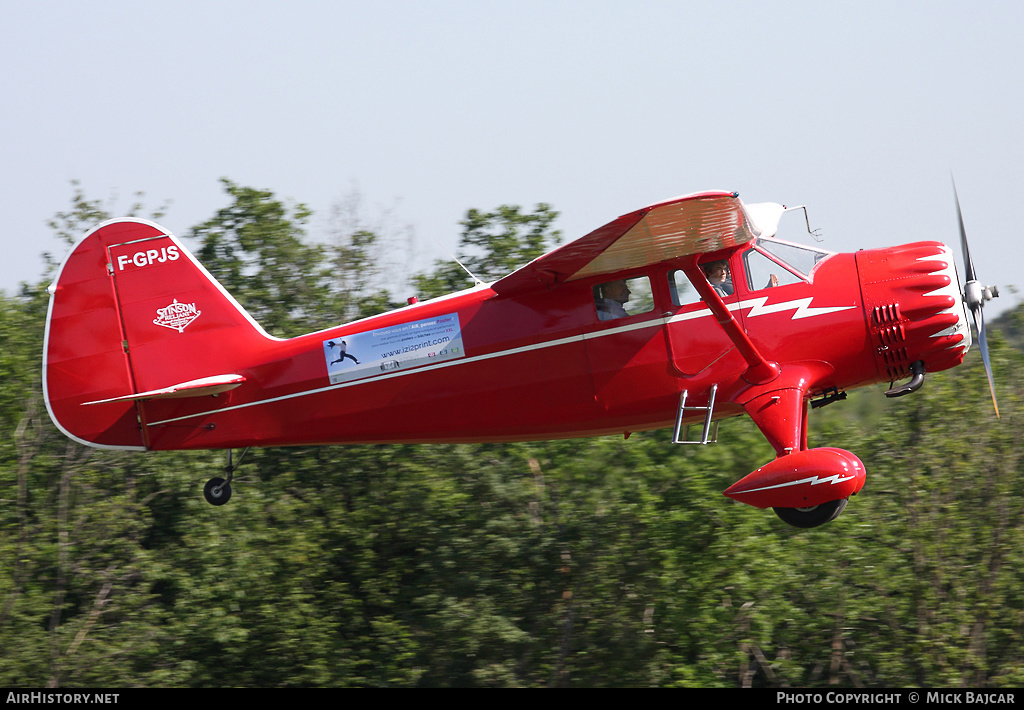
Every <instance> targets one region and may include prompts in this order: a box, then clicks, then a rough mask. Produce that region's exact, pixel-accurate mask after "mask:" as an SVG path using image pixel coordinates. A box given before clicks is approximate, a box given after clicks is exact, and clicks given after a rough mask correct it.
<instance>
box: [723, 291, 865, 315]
mask: <svg viewBox="0 0 1024 710" xmlns="http://www.w3.org/2000/svg"><path fill="white" fill-rule="evenodd" d="M812 300H814V297H813V296H808V297H807V298H798V299H797V300H795V301H783V302H782V303H772V304H771V305H767V304H768V297H767V296H762V297H761V298H752V299H749V300H747V301H739V302H737V303H736V304H735V305H734V306H730V307H729V310H742V309H744V308H749V309H750V312H749V313H747V318H756V317H757V316H764V315H769V314H771V313H781V312H782V311H788V310H794V311H796V312H795V313H794V314H793V315H792V317H791V320H799V319H800V318H813V317H814V316H823V315H825V314H826V313H836V312H837V311H848V310H850V309H851V308H856V306H824V307H817V306H811V301H812Z"/></svg>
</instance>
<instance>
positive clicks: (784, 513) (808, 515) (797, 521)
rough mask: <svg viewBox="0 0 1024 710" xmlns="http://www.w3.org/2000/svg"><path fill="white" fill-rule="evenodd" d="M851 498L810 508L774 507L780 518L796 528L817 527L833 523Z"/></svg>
mask: <svg viewBox="0 0 1024 710" xmlns="http://www.w3.org/2000/svg"><path fill="white" fill-rule="evenodd" d="M849 501H850V499H849V498H843V499H842V500H831V501H829V502H828V503H822V504H821V505H812V506H811V507H809V508H772V510H774V511H775V514H776V515H777V516H779V518H780V519H781V520H782V521H783V522H784V523H787V524H789V525H792V526H793V527H795V528H816V527H818V526H819V525H824V524H825V523H831V522H832V521H833V520H835V519H836V518H838V517H839V514H840V513H842V512H843V510H845V509H846V504H847V503H848V502H849Z"/></svg>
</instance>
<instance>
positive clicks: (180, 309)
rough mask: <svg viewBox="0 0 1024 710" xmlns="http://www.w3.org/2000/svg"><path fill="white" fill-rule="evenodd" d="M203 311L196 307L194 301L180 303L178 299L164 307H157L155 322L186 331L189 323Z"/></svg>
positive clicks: (181, 331)
mask: <svg viewBox="0 0 1024 710" xmlns="http://www.w3.org/2000/svg"><path fill="white" fill-rule="evenodd" d="M202 313H203V312H202V311H200V310H197V309H196V304H194V303H178V299H176V298H175V299H174V302H173V303H171V304H170V305H169V306H166V307H164V308H157V309H156V318H155V319H154V320H153V323H155V324H156V325H162V326H163V327H164V328H173V329H174V330H176V331H178V332H179V333H184V332H185V328H187V327H188V325H189V323H191V322H192V321H194V320H195V319H196V318H198V317H199V316H200V315H202Z"/></svg>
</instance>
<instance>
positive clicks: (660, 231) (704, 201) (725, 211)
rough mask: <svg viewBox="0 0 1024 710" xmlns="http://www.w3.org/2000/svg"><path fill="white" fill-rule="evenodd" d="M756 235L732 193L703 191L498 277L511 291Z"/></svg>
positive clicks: (502, 288) (498, 286)
mask: <svg viewBox="0 0 1024 710" xmlns="http://www.w3.org/2000/svg"><path fill="white" fill-rule="evenodd" d="M754 236H755V230H753V229H752V227H751V224H750V221H749V220H748V218H747V215H746V212H745V210H744V208H743V203H742V202H741V201H740V199H739V196H738V195H737V194H736V193H735V192H702V193H698V194H694V195H687V196H685V197H678V198H675V199H672V200H668V201H665V202H660V203H658V204H655V205H651V206H649V207H644V208H643V209H640V210H637V211H636V212H631V213H629V214H626V215H623V216H622V217H619V218H618V219H616V220H615V221H613V222H610V223H608V224H606V225H605V226H603V227H601V228H599V229H596V230H594V231H593V232H591V233H590V234H588V235H586V236H585V237H581V238H580V239H577V240H575V241H573V242H570V243H569V244H566V245H565V246H562V247H559V248H558V249H555V250H553V251H551V252H549V253H547V254H545V255H544V256H541V257H539V258H537V259H534V260H533V261H532V262H530V263H529V264H527V265H526V266H524V267H523V268H521V269H518V270H517V271H514V272H513V273H511V274H509V275H508V276H506V277H505V278H503V279H501V280H499V281H497V282H496V283H495V284H494V285H493V287H492V288H493V289H494V290H495V291H496V292H497V293H500V294H509V293H515V292H519V291H522V290H524V289H529V288H544V287H550V286H552V285H554V284H555V283H561V282H563V281H573V280H576V279H582V278H586V277H589V276H600V275H602V274H610V273H615V272H619V271H624V270H627V269H633V268H640V267H643V266H647V265H650V264H657V263H660V262H662V261H666V260H669V259H675V258H678V257H681V256H687V255H690V254H702V253H706V252H713V251H718V250H720V249H725V248H728V247H732V246H736V245H739V244H745V243H747V242H749V241H751V240H752V239H753V238H754Z"/></svg>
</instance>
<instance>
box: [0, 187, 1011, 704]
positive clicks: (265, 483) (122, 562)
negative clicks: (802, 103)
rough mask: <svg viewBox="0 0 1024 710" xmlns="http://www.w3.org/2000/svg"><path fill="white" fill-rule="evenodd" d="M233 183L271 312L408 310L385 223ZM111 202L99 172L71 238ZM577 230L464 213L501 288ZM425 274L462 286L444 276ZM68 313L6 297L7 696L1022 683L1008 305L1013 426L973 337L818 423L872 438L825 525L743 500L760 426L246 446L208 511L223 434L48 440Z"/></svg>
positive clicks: (504, 214)
mask: <svg viewBox="0 0 1024 710" xmlns="http://www.w3.org/2000/svg"><path fill="white" fill-rule="evenodd" d="M225 187H226V190H227V200H228V202H229V204H228V206H226V207H225V208H224V209H223V210H221V211H219V212H218V213H217V214H216V215H215V216H214V217H213V218H211V220H209V221H207V222H206V223H204V224H202V225H199V226H198V227H197V228H196V229H195V231H194V235H195V236H196V238H197V239H198V240H199V241H200V244H201V247H200V251H201V253H202V257H201V258H202V259H203V260H204V263H206V265H207V267H208V268H210V270H211V271H212V272H213V273H215V274H216V275H217V276H218V277H219V278H221V279H222V280H223V281H224V282H225V284H226V286H227V287H228V288H229V290H231V291H233V292H234V294H235V295H236V296H237V297H238V298H239V300H240V301H241V302H242V303H243V305H245V306H246V307H247V308H248V309H249V310H250V311H251V312H253V313H254V315H256V316H257V317H258V318H260V319H262V321H263V323H264V325H266V326H267V327H268V328H270V329H271V330H272V331H274V332H277V333H280V334H293V333H295V332H298V331H299V330H302V329H303V328H306V327H310V326H313V327H321V326H322V325H324V324H329V323H330V322H333V321H332V320H331V319H332V318H333V319H334V320H335V321H336V320H337V319H339V318H340V317H352V316H356V315H363V314H365V313H366V311H367V310H369V309H370V308H373V307H376V306H383V305H386V302H387V301H388V300H389V296H388V295H387V294H386V293H385V292H383V291H382V290H381V288H380V287H379V282H378V281H374V280H373V279H372V278H371V275H372V269H371V268H370V267H371V266H372V264H373V263H374V258H375V257H374V256H373V255H374V253H375V250H376V249H377V247H378V245H380V244H381V243H382V242H381V240H382V239H383V237H382V236H381V235H379V234H376V233H374V232H373V231H372V230H369V229H365V225H358V224H357V225H355V228H353V226H352V224H349V225H348V226H347V227H345V228H344V229H341V230H340V232H339V235H340V236H339V238H337V239H334V240H331V241H329V242H327V243H325V244H321V245H311V244H310V243H309V242H308V241H307V237H306V234H305V229H306V224H307V223H308V218H309V213H308V211H307V210H306V209H305V208H302V207H301V206H298V207H287V206H285V205H284V204H283V203H281V202H280V201H278V200H277V199H276V198H275V197H274V196H273V195H272V194H270V193H269V192H266V191H262V190H254V189H251V188H243V187H240V186H238V185H235V184H233V183H230V182H225ZM100 212H102V209H100V208H99V207H98V206H97V204H96V203H92V202H90V201H88V200H86V199H85V198H84V196H82V195H81V194H80V193H79V192H76V195H75V197H74V198H73V201H72V208H71V210H69V211H68V212H67V213H64V215H63V216H61V217H59V219H58V223H59V225H61V226H59V227H58V226H57V225H56V224H55V231H56V232H57V233H58V234H60V233H65V234H74V233H80V232H83V231H85V229H86V228H87V227H89V226H92V225H91V224H84V223H81V222H84V221H91V220H92V219H94V218H95V219H99V218H102V215H101V214H100ZM537 214H539V215H540V216H539V217H538V216H537ZM553 218H554V213H553V212H551V211H550V209H549V208H546V207H545V208H543V209H541V210H539V211H538V213H535V214H534V215H533V216H530V215H522V214H521V213H520V212H519V210H518V208H504V207H503V208H499V209H498V210H496V211H494V212H491V213H480V212H471V213H470V215H469V216H468V217H467V219H466V221H465V222H464V223H463V228H464V230H465V231H464V233H463V246H464V249H465V255H467V261H468V262H469V263H470V265H471V267H472V268H474V269H475V270H477V271H478V272H479V273H480V274H481V275H482V276H484V277H487V278H494V277H496V276H500V275H502V272H504V271H507V270H510V269H511V268H514V267H515V266H517V265H519V264H520V263H521V262H522V261H523V260H524V259H526V260H528V259H529V258H533V256H536V255H537V253H538V251H539V250H542V249H545V248H547V247H549V246H550V245H551V243H552V242H553V240H554V235H555V233H554V232H553V231H552V230H551V224H552V220H553ZM473 250H476V251H473ZM473 254H476V256H472V255H473ZM474 259H476V260H474ZM422 279H423V280H422V281H421V286H423V287H424V288H425V289H426V290H429V289H430V288H441V287H442V286H444V287H445V288H449V287H458V286H460V285H461V284H462V282H461V281H459V279H461V277H460V276H458V274H457V272H455V271H454V270H451V269H450V268H449V266H448V265H438V266H437V268H436V270H435V272H433V273H432V274H428V275H424V276H423V277H422ZM310 299H313V300H310ZM316 299H319V300H316ZM45 305H46V294H45V291H44V290H43V289H42V288H41V287H28V288H26V289H25V291H24V292H23V293H22V294H21V295H19V296H17V297H7V296H3V297H0V337H2V338H3V342H4V344H5V348H4V349H3V352H2V353H0V420H2V421H3V430H4V432H6V433H7V435H6V436H4V437H3V438H2V439H0V479H2V482H3V489H2V490H3V491H5V493H4V494H3V495H2V496H0V497H2V500H3V505H2V506H0V643H2V645H3V648H4V649H5V651H4V653H3V654H0V684H3V685H7V686H32V687H39V686H50V687H63V686H69V687H70V686H75V687H88V686H107V687H111V686H113V687H117V686H135V685H140V686H147V687H159V686H181V687H209V686H258V687H270V686H280V687H288V686H375V687H381V686H501V687H508V686H545V687H549V686H590V687H605V686H679V687H694V686H725V687H740V686H772V687H780V688H782V687H828V686H834V685H841V686H848V687H849V686H853V687H893V686H928V687H932V686H945V687H953V686H967V687H1001V686H1002V687H1005V686H1009V687H1013V686H1016V685H1019V684H1020V683H1021V682H1024V658H1022V655H1024V651H1022V650H1021V649H1022V648H1024V643H1022V641H1024V638H1022V635H1024V592H1022V590H1024V579H1022V575H1024V565H1022V564H1021V563H1022V561H1024V490H1022V485H1024V484H1022V482H1021V479H1020V472H1021V469H1022V463H1024V462H1022V460H1021V456H1022V455H1021V453H1020V451H1019V447H1018V446H1017V441H1019V439H1020V438H1021V435H1022V427H1024V422H1022V419H1021V412H1022V408H1021V400H1022V396H1024V375H1022V374H1021V373H1022V372H1024V370H1022V368H1021V366H1020V365H1021V357H1022V356H1021V354H1020V353H1019V352H1017V351H1016V350H1015V349H1014V348H1011V347H1009V346H1008V345H1006V344H1005V343H1004V342H1003V341H1002V339H1001V338H1000V336H999V330H1000V328H999V324H998V323H996V324H993V328H992V333H991V335H990V342H991V345H992V357H993V363H994V367H995V372H996V381H997V383H998V390H999V397H1000V406H1001V411H1002V412H1003V419H1002V420H1001V421H999V422H996V421H995V420H994V418H993V416H992V414H991V412H990V411H989V408H990V404H989V403H988V401H987V385H986V382H985V378H984V374H983V371H982V370H981V368H980V363H979V362H978V359H977V358H976V357H975V354H974V353H972V354H971V356H970V357H969V358H968V360H969V361H968V363H967V364H966V365H965V366H964V367H961V368H958V369H956V370H953V371H950V372H945V373H937V374H934V375H930V376H929V378H928V381H927V383H926V385H925V387H924V388H923V389H922V390H921V391H920V392H919V393H917V394H915V395H914V396H913V397H907V398H903V399H900V400H895V401H892V402H888V403H887V404H885V405H884V406H882V407H880V408H879V407H876V406H875V405H874V404H873V402H874V401H875V398H877V397H879V393H878V392H871V391H861V392H858V393H854V394H853V396H851V401H850V402H849V403H847V404H845V405H837V406H836V407H828V408H827V409H825V410H822V411H821V412H820V413H819V412H815V416H812V427H813V428H812V431H811V439H812V441H811V445H833V446H842V447H844V448H848V449H850V450H853V451H855V452H857V453H858V455H860V456H861V458H862V459H863V460H864V462H865V464H866V466H867V470H868V483H867V486H866V488H865V489H864V490H863V491H862V493H861V494H860V495H858V496H857V498H856V499H855V500H854V501H853V502H852V503H851V505H850V506H849V507H848V508H847V510H846V512H845V513H844V514H843V516H842V517H841V518H840V519H839V520H837V521H836V522H834V523H832V524H830V525H828V526H825V527H823V528H819V529H815V530H809V531H803V530H796V529H792V528H788V527H786V526H785V525H784V524H783V523H781V522H780V521H778V520H777V519H775V518H774V516H772V515H771V514H770V513H767V512H762V511H757V510H754V509H752V508H749V507H747V506H743V505H740V504H736V503H733V502H731V501H729V500H727V499H725V498H724V497H723V496H722V495H721V491H722V490H724V489H725V488H726V487H727V486H728V485H730V484H731V483H732V482H733V481H735V480H737V479H738V478H740V477H741V476H743V475H745V474H746V473H748V472H749V471H751V470H753V469H754V468H756V467H757V466H758V465H760V464H762V463H764V462H765V461H767V460H769V459H770V458H771V456H772V452H771V447H770V446H768V444H767V443H766V442H765V441H764V438H763V437H762V436H761V435H760V433H759V432H758V431H757V429H756V428H755V427H754V426H753V425H752V424H751V423H750V422H749V421H748V420H745V419H743V420H733V421H730V422H727V423H725V424H724V425H723V428H722V434H721V436H720V440H721V441H722V442H723V443H720V444H718V445H716V446H709V447H672V446H670V445H669V444H668V437H667V435H666V434H665V433H664V432H653V433H648V434H634V435H633V436H631V437H630V438H629V439H628V440H622V439H620V438H599V439H592V440H575V441H555V442H538V443H524V444H506V445H446V446H354V447H320V448H309V449H260V450H254V451H253V452H251V453H250V454H249V455H248V456H247V457H246V459H245V462H244V464H243V465H242V466H241V468H240V469H239V471H238V472H237V474H236V481H237V482H238V485H237V488H236V491H237V492H236V496H235V497H234V498H233V499H232V501H231V503H230V504H229V505H227V506H224V507H223V508H213V507H211V506H209V505H207V504H206V503H205V501H204V500H203V499H202V495H201V493H200V490H201V487H202V484H203V482H205V480H207V479H208V478H209V477H211V476H213V475H217V473H218V470H219V467H220V465H221V460H220V455H219V454H215V453H212V452H190V453H160V454H154V453H151V454H137V453H122V452H111V451H101V450H93V449H87V448H83V447H81V446H79V445H77V444H75V443H74V442H71V441H69V440H67V439H66V438H65V437H63V436H62V435H61V434H60V433H59V432H57V431H56V430H55V429H54V427H53V426H52V425H51V424H50V422H49V419H48V417H47V415H46V413H45V408H44V406H43V403H42V399H41V394H40V386H39V377H40V375H39V350H40V344H41V340H42V327H43V319H44V316H45ZM1022 313H1024V311H1018V313H1017V314H1015V315H1014V317H1015V318H1017V319H1020V318H1021V317H1022V315H1021V314H1022Z"/></svg>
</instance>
